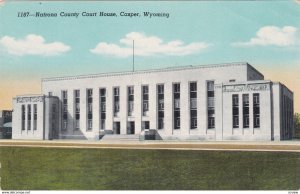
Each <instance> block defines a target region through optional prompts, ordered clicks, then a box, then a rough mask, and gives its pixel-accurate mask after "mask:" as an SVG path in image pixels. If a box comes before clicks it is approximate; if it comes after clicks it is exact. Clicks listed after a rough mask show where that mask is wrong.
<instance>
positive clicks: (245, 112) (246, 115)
mask: <svg viewBox="0 0 300 194" xmlns="http://www.w3.org/2000/svg"><path fill="white" fill-rule="evenodd" d="M243 128H249V94H243Z"/></svg>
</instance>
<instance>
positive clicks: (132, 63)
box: [132, 40, 134, 71]
mask: <svg viewBox="0 0 300 194" xmlns="http://www.w3.org/2000/svg"><path fill="white" fill-rule="evenodd" d="M132 43H133V44H132V67H133V71H134V40H132Z"/></svg>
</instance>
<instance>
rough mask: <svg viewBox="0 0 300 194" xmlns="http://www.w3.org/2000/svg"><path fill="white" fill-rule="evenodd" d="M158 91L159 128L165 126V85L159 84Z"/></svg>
mask: <svg viewBox="0 0 300 194" xmlns="http://www.w3.org/2000/svg"><path fill="white" fill-rule="evenodd" d="M156 92H157V113H158V114H157V116H158V118H157V120H158V126H157V128H158V129H163V128H164V118H165V117H164V85H163V84H159V85H157V86H156Z"/></svg>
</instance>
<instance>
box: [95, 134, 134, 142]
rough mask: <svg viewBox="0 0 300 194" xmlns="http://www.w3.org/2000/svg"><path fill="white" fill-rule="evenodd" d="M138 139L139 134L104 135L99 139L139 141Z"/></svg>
mask: <svg viewBox="0 0 300 194" xmlns="http://www.w3.org/2000/svg"><path fill="white" fill-rule="evenodd" d="M139 138H140V135H139V134H134V135H131V134H130V135H129V134H122V135H120V134H105V135H104V136H103V137H102V138H101V141H139Z"/></svg>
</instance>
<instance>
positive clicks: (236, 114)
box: [232, 94, 239, 128]
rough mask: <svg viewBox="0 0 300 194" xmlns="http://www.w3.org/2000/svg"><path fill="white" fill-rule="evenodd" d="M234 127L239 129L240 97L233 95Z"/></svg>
mask: <svg viewBox="0 0 300 194" xmlns="http://www.w3.org/2000/svg"><path fill="white" fill-rule="evenodd" d="M232 127H233V128H239V95H238V94H233V95H232Z"/></svg>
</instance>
